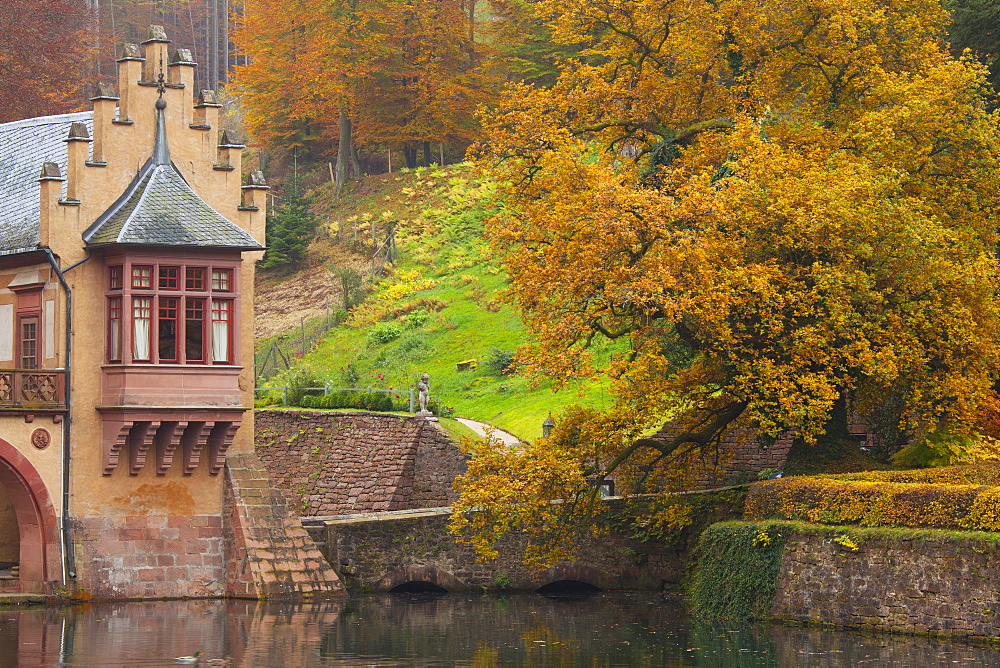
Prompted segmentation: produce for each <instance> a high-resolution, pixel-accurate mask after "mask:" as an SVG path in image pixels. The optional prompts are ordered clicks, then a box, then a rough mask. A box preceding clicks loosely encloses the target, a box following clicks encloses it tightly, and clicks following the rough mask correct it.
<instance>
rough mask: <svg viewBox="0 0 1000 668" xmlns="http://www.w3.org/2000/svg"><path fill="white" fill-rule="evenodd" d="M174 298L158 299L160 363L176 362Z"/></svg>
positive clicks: (175, 305) (175, 309)
mask: <svg viewBox="0 0 1000 668" xmlns="http://www.w3.org/2000/svg"><path fill="white" fill-rule="evenodd" d="M178 301H179V300H178V299H177V298H176V297H160V312H159V313H158V320H157V325H156V329H157V335H158V337H159V354H160V361H161V362H176V361H177V306H178V304H177V302H178Z"/></svg>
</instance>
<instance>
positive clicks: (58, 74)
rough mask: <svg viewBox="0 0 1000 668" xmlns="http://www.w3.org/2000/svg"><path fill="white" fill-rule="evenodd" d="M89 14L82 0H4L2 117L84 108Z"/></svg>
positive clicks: (0, 22) (0, 15) (0, 11)
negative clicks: (83, 81)
mask: <svg viewBox="0 0 1000 668" xmlns="http://www.w3.org/2000/svg"><path fill="white" fill-rule="evenodd" d="M89 19H90V13H89V12H88V10H87V6H86V5H85V4H84V3H83V2H82V1H79V0H37V1H35V2H4V3H0V122H3V121H12V120H16V119H19V118H29V117H32V116H43V115H47V114H58V113H63V112H67V111H76V110H78V109H80V108H81V107H82V105H83V104H84V102H85V100H86V91H84V90H83V89H82V88H81V87H80V85H79V82H80V81H81V79H82V78H83V73H84V69H85V67H86V64H87V56H88V49H89V46H90V42H89V40H88V39H87V37H88V35H87V32H86V30H85V29H86V27H87V25H88V21H89Z"/></svg>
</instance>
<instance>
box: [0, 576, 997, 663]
mask: <svg viewBox="0 0 1000 668" xmlns="http://www.w3.org/2000/svg"><path fill="white" fill-rule="evenodd" d="M196 651H197V652H201V656H202V657H203V659H205V661H203V662H202V663H201V664H200V665H203V666H205V665H211V664H209V663H208V661H207V660H208V659H213V658H231V659H232V664H231V665H233V666H241V667H268V668H269V667H272V666H282V667H283V666H287V667H291V668H294V667H298V666H304V667H309V666H427V667H430V666H473V667H476V668H487V667H491V666H540V667H548V666H559V667H562V666H780V667H785V666H858V665H862V666H863V665H872V666H874V665H879V666H883V665H885V666H900V665H921V666H944V665H948V666H955V665H959V666H961V665H966V666H972V665H977V666H978V665H997V664H1000V651H998V650H997V649H994V648H991V647H984V646H977V645H974V644H969V643H963V642H948V641H938V640H933V639H927V638H911V637H906V636H891V635H861V634H855V633H848V632H841V631H830V630H821V629H814V628H803V627H784V626H777V625H768V624H726V623H718V622H706V621H698V620H691V619H689V618H688V617H687V616H686V615H685V614H684V611H683V609H682V607H681V606H680V604H679V603H678V602H677V601H676V600H672V599H661V598H658V597H649V596H632V595H620V594H607V593H605V594H596V595H594V596H591V597H588V598H563V597H561V598H556V599H552V598H546V597H543V596H538V595H531V594H525V595H514V596H508V597H503V598H493V597H476V596H460V595H447V596H427V595H420V594H410V595H379V596H370V597H365V598H359V599H351V600H344V601H331V602H324V603H318V604H294V605H293V604H279V603H255V602H246V601H173V602H156V603H121V604H93V605H86V606H76V607H47V608H33V609H18V610H10V611H3V612H0V666H102V667H110V666H174V665H177V664H175V663H174V661H173V659H174V657H177V656H181V655H191V654H194V652H196Z"/></svg>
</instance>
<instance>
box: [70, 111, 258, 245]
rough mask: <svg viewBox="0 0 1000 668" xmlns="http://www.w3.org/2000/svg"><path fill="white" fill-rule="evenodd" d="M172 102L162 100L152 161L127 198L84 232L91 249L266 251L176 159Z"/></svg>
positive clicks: (129, 188) (147, 163)
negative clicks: (170, 143)
mask: <svg viewBox="0 0 1000 668" xmlns="http://www.w3.org/2000/svg"><path fill="white" fill-rule="evenodd" d="M166 106H167V105H166V101H165V100H164V99H163V98H162V97H161V98H160V99H158V100H157V101H156V109H157V112H156V116H157V118H156V139H155V141H154V143H153V151H152V155H151V156H150V158H149V160H147V161H146V164H144V165H143V166H142V168H141V169H140V170H139V173H138V174H136V177H135V178H134V179H133V180H132V183H131V184H130V185H129V187H128V188H127V189H126V190H125V192H124V193H122V196H121V197H119V198H118V200H117V201H116V202H115V203H114V204H112V205H111V207H110V208H109V209H108V210H107V211H105V212H104V213H103V214H101V216H100V217H99V218H98V219H97V220H96V221H95V222H94V224H93V225H91V226H90V228H89V229H88V230H87V231H86V232H84V234H83V239H84V241H86V242H87V244H88V245H91V246H99V245H107V244H134V245H150V246H196V247H203V248H231V249H237V250H263V249H264V247H263V246H261V245H260V244H259V243H257V241H256V240H255V239H254V238H253V237H252V236H250V235H249V234H248V233H247V232H246V231H245V230H243V229H242V228H240V227H238V226H237V225H235V224H234V223H232V222H231V221H230V220H228V219H227V218H226V217H225V216H223V215H222V214H220V213H219V212H218V211H216V210H215V209H213V208H212V207H211V206H209V205H208V204H207V203H206V202H205V201H204V200H203V199H201V197H199V196H198V194H197V193H195V191H194V190H193V189H192V188H191V186H190V185H188V182H187V181H186V180H185V179H184V177H183V176H181V173H180V172H179V171H178V170H177V167H176V166H175V165H174V164H173V162H172V161H171V160H170V151H169V149H168V147H167V130H166V121H165V120H164V117H163V110H164V109H165V108H166Z"/></svg>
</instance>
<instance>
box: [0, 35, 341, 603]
mask: <svg viewBox="0 0 1000 668" xmlns="http://www.w3.org/2000/svg"><path fill="white" fill-rule="evenodd" d="M168 46H169V41H168V40H167V39H166V36H165V35H164V32H163V29H162V28H160V27H158V26H153V27H152V28H151V29H150V33H149V38H148V39H147V40H146V41H144V42H143V43H142V44H141V46H137V45H125V47H124V50H123V52H122V57H121V58H120V59H119V60H118V66H119V81H118V87H117V93H116V91H115V89H114V87H113V86H109V85H99V86H98V87H97V94H96V95H95V96H94V97H93V98H92V102H93V110H92V111H87V112H81V113H73V114H63V115H59V116H49V117H42V118H31V119H27V120H22V121H16V122H13V123H7V124H3V125H0V592H2V591H8V592H23V593H42V594H51V593H53V592H56V591H61V590H66V591H70V592H75V593H77V594H78V595H81V596H94V597H100V598H107V597H135V598H142V597H155V598H160V597H175V596H219V595H226V594H227V593H229V594H233V593H234V589H233V586H232V585H233V582H234V580H237V581H238V580H240V579H241V577H242V578H243V579H244V580H248V579H249V580H252V578H251V577H250V576H248V575H246V573H247V572H248V565H247V564H248V562H252V561H253V559H252V555H250V556H248V554H247V552H246V545H245V543H246V541H245V540H242V539H240V536H239V535H238V534H240V531H241V530H243V531H244V532H245V530H246V527H245V526H244V527H242V529H241V527H235V528H234V527H233V526H231V525H230V524H231V522H230V521H229V520H227V519H226V516H227V513H228V514H229V515H230V516H233V517H235V516H236V515H240V516H241V517H243V519H244V520H245V519H246V516H247V513H246V512H242V513H237V512H236V511H235V510H234V509H233V508H232V507H228V508H227V506H226V504H227V503H228V504H230V505H231V504H232V503H233V499H234V498H235V499H237V502H238V500H239V499H240V498H242V496H245V495H243V494H242V493H241V491H240V490H238V489H237V490H235V492H234V490H233V489H228V490H227V488H226V485H227V474H226V463H227V458H232V457H240V456H241V455H242V456H244V460H241V465H242V469H243V470H246V469H247V461H245V457H252V452H253V411H252V406H253V386H254V378H253V335H252V332H253V327H252V325H253V322H252V321H253V299H252V297H253V277H254V263H255V261H256V260H257V259H259V257H260V256H261V255H262V252H263V250H264V247H263V240H264V220H265V200H264V191H265V190H266V186H265V185H264V183H263V178H262V177H261V175H260V173H259V172H254V173H251V174H250V175H249V177H248V178H247V179H246V180H244V179H243V178H242V177H241V174H242V169H241V150H242V149H243V148H244V147H243V146H241V145H239V144H238V143H237V142H235V141H233V139H232V137H231V134H230V133H227V132H221V131H220V127H219V110H220V107H221V105H220V104H218V103H217V102H216V100H215V98H214V96H213V94H212V93H211V92H210V91H206V92H203V93H202V94H201V95H199V96H197V97H195V95H194V91H193V84H194V68H195V63H194V62H192V58H191V55H190V52H188V51H187V50H185V49H178V50H175V51H173V53H170V52H169V50H168ZM251 464H252V462H251ZM250 468H252V466H250ZM250 484H251V485H256V484H258V483H257V482H251V483H250ZM244 511H245V509H244ZM237 523H238V522H237ZM251 529H252V528H251ZM234 532H235V533H234ZM234 535H235V536H236V537H235V538H234ZM302 535H304V532H303V534H302ZM297 536H298V534H297ZM244 538H245V536H244ZM227 541H228V542H227ZM234 541H235V542H234ZM257 547H261V545H257ZM240 550H242V552H240ZM240 556H241V557H242V560H241V559H239V558H238V557H240ZM241 564H242V566H241ZM234 568H236V569H237V571H239V572H236V573H235V574H234V571H233V569H234ZM240 568H242V571H240V570H239V569H240ZM327 569H328V567H327ZM293 570H294V569H293ZM240 573H243V576H241V575H240ZM258 575H259V574H258ZM272 575H273V574H272ZM332 577H333V579H335V576H332ZM258 579H259V578H258ZM299 579H302V578H299ZM235 593H236V594H237V595H250V596H253V595H255V592H254V588H253V586H250V587H249V588H248V587H243V588H242V589H239V588H237V589H236V590H235ZM257 593H258V594H259V593H260V591H259V590H258V591H257Z"/></svg>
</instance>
